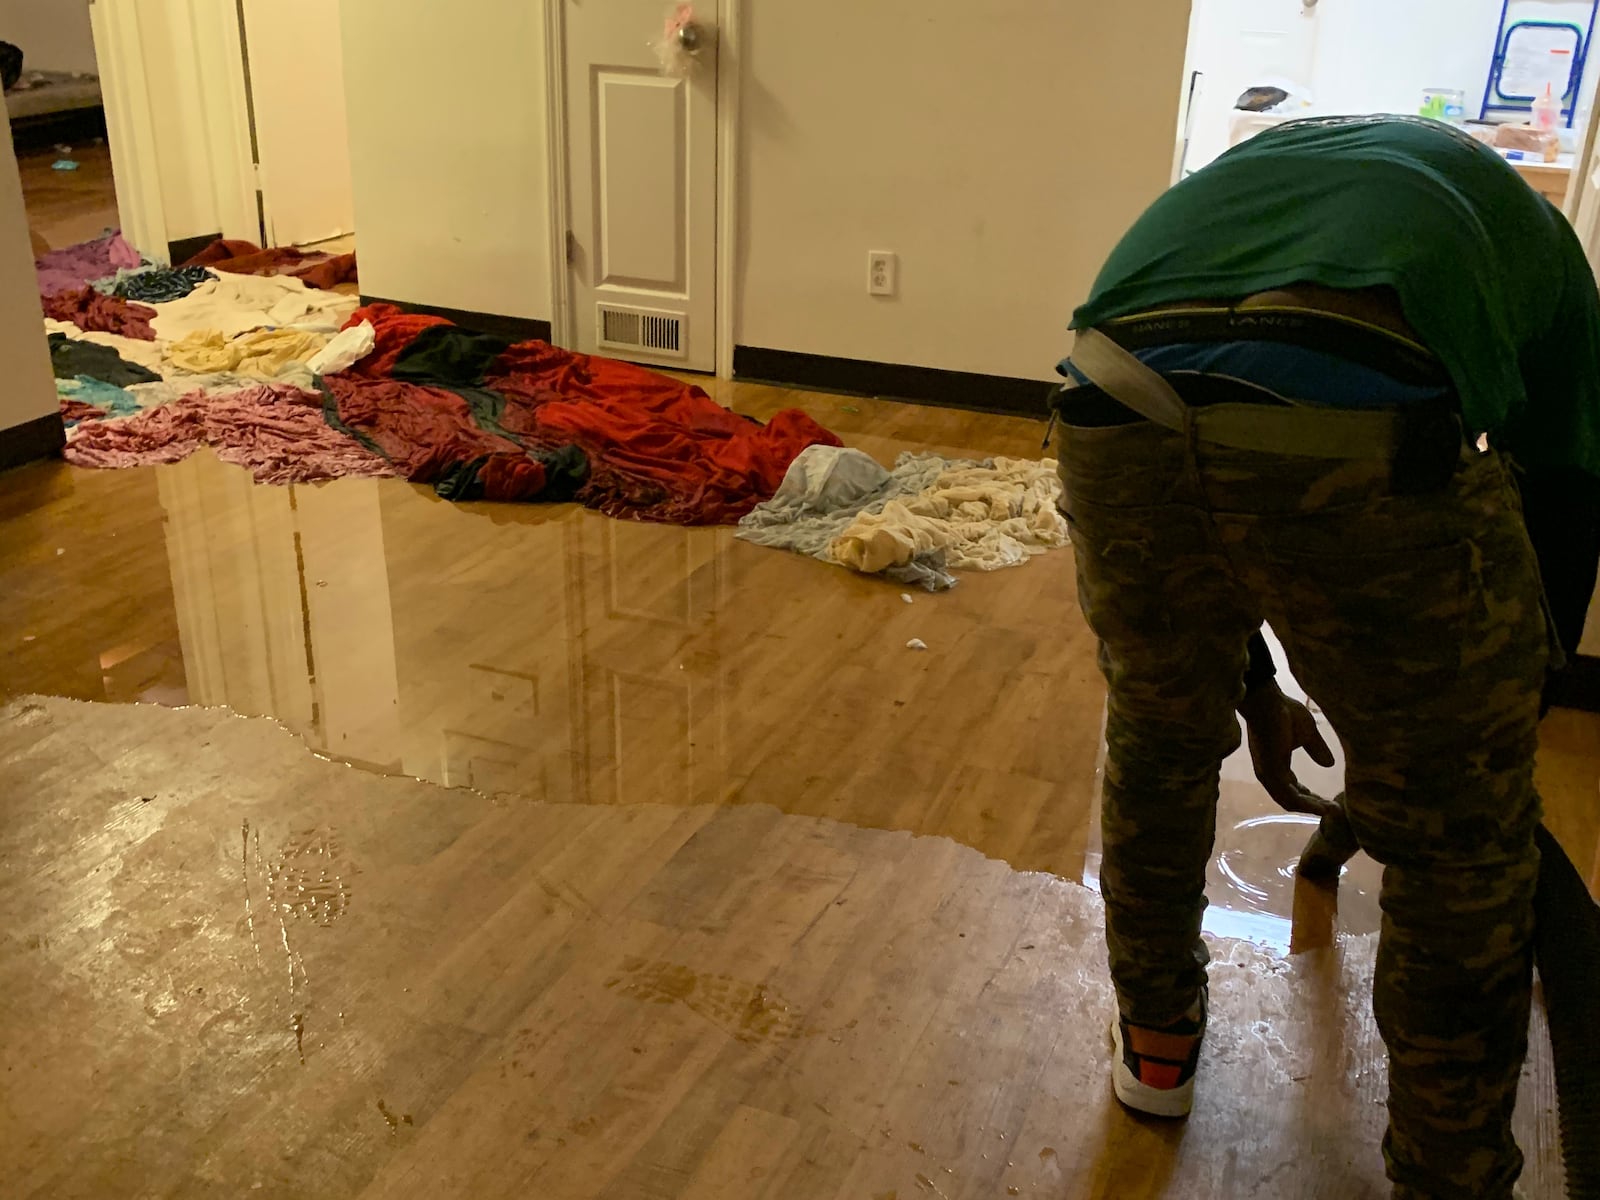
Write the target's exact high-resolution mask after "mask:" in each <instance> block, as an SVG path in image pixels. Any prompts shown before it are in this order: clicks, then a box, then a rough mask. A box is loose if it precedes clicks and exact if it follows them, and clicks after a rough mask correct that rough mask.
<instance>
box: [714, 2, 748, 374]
mask: <svg viewBox="0 0 1600 1200" xmlns="http://www.w3.org/2000/svg"><path fill="white" fill-rule="evenodd" d="M741 8H742V0H718V9H719V16H718V20H717V27H718V31H717V298H716V304H717V377H718V378H720V379H732V378H733V339H734V334H735V328H734V319H733V318H734V285H735V283H736V281H737V279H738V267H739V172H738V169H737V168H738V163H739V97H740V93H741V91H742V90H743V89H742V88H741V86H740V62H741V58H740V54H741V51H742V50H743V47H742V45H741V44H740V41H739V35H740V21H739V14H740V11H741Z"/></svg>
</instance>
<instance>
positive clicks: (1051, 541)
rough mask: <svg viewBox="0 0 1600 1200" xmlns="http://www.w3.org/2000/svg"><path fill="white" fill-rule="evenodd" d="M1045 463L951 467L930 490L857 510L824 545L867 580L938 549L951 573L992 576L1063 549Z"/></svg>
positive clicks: (1055, 482) (1056, 482) (1054, 487)
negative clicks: (869, 509)
mask: <svg viewBox="0 0 1600 1200" xmlns="http://www.w3.org/2000/svg"><path fill="white" fill-rule="evenodd" d="M1060 496H1061V482H1060V479H1059V477H1058V476H1057V474H1056V468H1055V464H1054V463H1052V462H1051V461H1050V460H1048V459H1045V460H1041V461H1033V460H1030V459H1016V458H995V459H991V460H988V461H986V462H981V463H979V462H950V463H947V464H946V467H945V469H944V470H942V471H940V473H939V474H938V476H937V477H936V478H935V479H934V481H933V482H932V484H931V485H929V486H928V487H926V488H924V489H922V490H921V491H919V492H917V493H916V494H915V495H912V496H908V497H904V498H900V499H893V500H890V501H888V502H887V503H886V504H884V506H883V508H882V509H881V510H879V511H877V512H863V513H860V514H859V515H857V516H856V517H855V519H854V520H852V521H851V522H850V524H849V526H848V527H846V529H845V530H844V532H842V533H840V534H839V535H838V536H837V537H835V538H834V539H833V541H832V542H831V543H830V544H829V546H828V552H829V553H830V554H831V555H832V556H833V557H834V559H835V560H836V561H838V562H840V563H843V564H844V565H845V566H847V567H849V568H850V569H851V570H855V571H861V572H863V573H865V574H873V573H875V572H878V571H882V570H885V569H886V568H888V567H894V566H900V565H903V564H905V563H908V562H911V561H912V560H913V559H914V558H916V557H917V556H918V555H919V554H926V553H928V552H930V551H942V552H943V553H944V555H945V561H946V562H947V563H948V564H949V565H950V566H951V567H953V568H955V569H957V570H970V571H996V570H999V569H1000V568H1002V567H1014V566H1018V565H1020V564H1022V563H1025V562H1027V561H1028V559H1029V558H1031V557H1033V556H1034V555H1036V554H1043V553H1044V552H1045V551H1046V550H1051V549H1054V548H1056V547H1058V546H1065V545H1066V544H1067V540H1068V539H1067V523H1066V519H1065V518H1064V517H1062V515H1061V513H1060V511H1059V509H1058V508H1057V503H1058V501H1059V499H1060Z"/></svg>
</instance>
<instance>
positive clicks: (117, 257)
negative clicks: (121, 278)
mask: <svg viewBox="0 0 1600 1200" xmlns="http://www.w3.org/2000/svg"><path fill="white" fill-rule="evenodd" d="M143 261H144V260H143V259H141V258H140V257H139V252H138V251H137V250H135V249H134V248H133V247H132V246H130V245H128V243H127V242H126V241H125V240H124V239H123V236H122V234H120V233H108V234H106V235H105V236H104V237H99V238H95V239H94V240H93V241H88V242H79V243H78V244H77V245H75V246H63V247H62V248H61V249H59V250H52V251H50V252H49V253H48V254H42V255H40V256H39V257H38V258H36V259H35V260H34V263H33V266H34V272H35V274H36V275H37V276H38V281H39V295H41V296H54V295H56V294H57V293H58V292H75V291H77V290H78V289H79V288H81V287H85V286H87V285H88V284H90V283H91V282H93V281H94V280H96V279H103V278H105V277H106V276H107V275H114V274H116V272H117V270H118V269H119V268H122V267H137V266H139V265H140V264H141V263H142V262H143Z"/></svg>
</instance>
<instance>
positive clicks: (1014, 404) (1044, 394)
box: [733, 346, 1057, 420]
mask: <svg viewBox="0 0 1600 1200" xmlns="http://www.w3.org/2000/svg"><path fill="white" fill-rule="evenodd" d="M733 377H734V378H735V379H743V380H748V381H749V382H752V383H776V384H782V385H783V386H785V387H800V388H806V389H808V390H811V391H818V392H842V393H844V394H845V395H849V396H882V397H886V398H888V399H893V400H910V401H913V402H914V403H917V404H935V405H939V406H940V407H943V408H965V409H973V410H975V411H977V412H990V413H1000V414H1004V415H1006V416H1020V417H1037V418H1039V419H1040V420H1043V419H1044V418H1045V417H1046V416H1048V415H1049V398H1050V394H1051V393H1052V392H1053V391H1055V389H1056V386H1057V385H1056V384H1053V383H1044V382H1041V381H1040V380H1037V379H1016V378H1013V377H1011V376H1009V375H980V374H976V373H974V372H971V371H943V370H939V369H938V368H935V367H912V366H906V365H904V364H901V363H883V362H871V361H868V360H867V359H860V358H836V357H834V356H832V355H829V354H804V353H801V352H799V351H796V350H769V349H766V348H764V347H761V346H735V347H734V348H733Z"/></svg>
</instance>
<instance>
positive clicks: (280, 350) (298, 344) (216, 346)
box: [167, 329, 328, 379]
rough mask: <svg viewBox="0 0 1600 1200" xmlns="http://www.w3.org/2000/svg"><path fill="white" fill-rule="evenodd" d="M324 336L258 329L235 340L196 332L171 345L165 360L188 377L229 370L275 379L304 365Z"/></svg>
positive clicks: (217, 332) (210, 331)
mask: <svg viewBox="0 0 1600 1200" xmlns="http://www.w3.org/2000/svg"><path fill="white" fill-rule="evenodd" d="M327 344H328V339H327V336H326V335H324V334H320V333H307V332H305V331H303V330H299V329H257V330H253V331H251V332H250V333H242V334H240V335H239V336H238V337H236V338H231V339H229V338H225V337H223V335H222V333H221V331H220V330H216V329H197V330H195V331H194V332H193V333H189V334H186V335H185V336H183V337H181V338H179V339H178V340H177V341H175V342H173V343H172V344H171V345H170V346H169V347H168V348H167V358H168V361H169V362H170V363H171V364H172V366H173V367H174V368H176V369H177V370H179V371H184V372H187V373H189V374H191V375H210V374H215V373H216V372H219V371H232V372H234V373H236V374H239V375H249V376H251V377H252V378H256V379H277V378H278V377H279V376H281V375H283V374H284V373H285V372H286V371H287V370H288V368H289V367H291V366H293V365H294V364H295V363H303V362H305V361H306V360H307V359H309V358H311V357H312V356H313V355H314V354H316V353H317V351H319V350H321V349H322V347H323V346H325V345H327Z"/></svg>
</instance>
